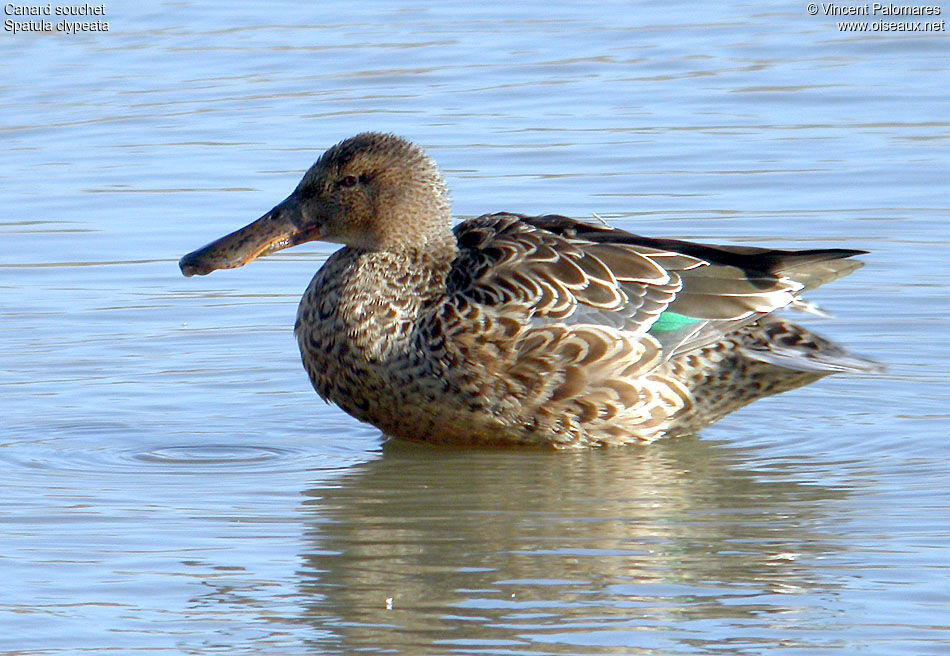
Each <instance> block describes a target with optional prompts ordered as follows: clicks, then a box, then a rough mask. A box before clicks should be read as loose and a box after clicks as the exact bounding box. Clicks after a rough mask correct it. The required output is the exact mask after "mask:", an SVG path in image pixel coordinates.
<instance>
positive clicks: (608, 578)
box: [301, 438, 844, 653]
mask: <svg viewBox="0 0 950 656" xmlns="http://www.w3.org/2000/svg"><path fill="white" fill-rule="evenodd" d="M743 457H744V454H743V452H742V451H741V450H737V449H732V448H724V447H721V446H716V445H714V444H711V443H709V442H707V441H700V440H698V439H695V438H685V439H682V440H673V441H666V442H661V443H658V444H655V445H653V446H651V447H649V448H630V449H626V450H623V451H622V452H621V451H587V452H580V453H569V454H565V453H544V452H535V451H522V452H504V453H498V452H489V451H481V452H470V451H462V450H459V451H455V450H447V449H437V448H429V447H422V446H415V445H405V444H398V443H397V444H390V445H388V447H387V449H386V451H385V454H384V457H383V458H381V459H379V460H375V461H373V462H369V463H365V464H362V465H359V466H356V467H354V468H353V469H352V470H351V471H349V472H348V473H347V474H346V475H344V476H342V477H341V478H340V479H337V480H335V481H333V483H332V485H326V486H320V487H318V488H316V489H313V490H310V491H309V492H308V493H307V496H308V497H309V499H308V501H307V502H306V508H307V514H308V516H309V518H310V529H309V532H308V536H309V544H308V545H307V550H306V552H305V553H304V554H303V559H304V561H305V563H306V567H305V569H304V571H303V572H302V575H301V589H302V592H303V595H304V598H306V599H308V600H309V601H308V602H307V608H308V610H307V619H308V620H309V621H310V622H312V624H313V625H314V627H316V628H319V629H320V630H321V631H326V630H327V629H331V630H332V632H333V634H334V635H333V637H332V638H329V639H328V642H327V644H326V645H324V646H329V645H337V646H340V645H342V648H341V650H342V651H343V652H346V653H355V652H356V651H358V650H368V652H369V653H382V652H385V651H387V650H391V649H396V650H397V651H402V650H420V649H421V645H423V644H426V643H427V642H428V641H431V644H432V645H433V647H432V649H434V651H432V652H431V653H439V648H441V649H447V648H448V647H449V646H451V647H452V649H453V650H454V651H457V652H459V653H467V651H469V650H471V651H478V650H479V649H480V648H482V647H486V646H492V645H493V646H496V647H504V648H505V649H510V650H515V651H519V652H520V651H531V650H532V647H531V644H532V643H548V644H547V646H546V647H544V649H545V650H549V651H550V650H554V651H556V652H557V653H561V651H562V650H563V651H564V652H565V653H566V652H570V651H571V649H572V647H577V646H578V645H580V644H583V645H585V646H586V648H587V649H588V650H590V649H593V650H594V651H596V650H597V648H603V649H604V650H605V651H608V652H609V651H614V650H615V648H616V647H617V646H618V645H623V646H624V647H625V648H631V647H642V648H644V649H648V648H652V647H658V648H662V647H663V645H664V644H669V645H672V644H674V643H673V642H669V643H664V640H665V641H670V640H671V638H670V635H669V634H666V635H665V637H658V635H657V634H656V633H655V631H656V630H657V629H661V628H664V629H667V630H668V629H669V628H670V627H672V626H675V627H676V631H675V633H676V634H678V639H677V642H682V641H687V642H690V641H694V643H693V642H691V644H695V646H696V647H697V649H702V648H713V647H718V648H724V647H727V646H729V645H739V644H750V641H751V642H752V643H754V642H755V640H756V639H757V638H756V635H757V633H756V632H757V631H761V624H762V623H765V624H767V625H769V627H770V631H771V632H774V631H780V632H784V631H787V637H786V640H787V644H788V646H789V647H790V648H791V647H808V646H812V647H813V646H816V645H821V644H827V642H826V641H828V640H833V636H828V635H825V636H816V635H814V634H813V633H812V631H813V630H814V629H815V628H816V627H817V626H819V625H820V623H821V622H822V621H823V620H827V619H828V618H829V617H832V616H833V615H834V613H835V610H836V609H835V604H834V602H833V600H832V599H833V597H834V594H835V588H836V582H835V577H834V575H832V574H830V573H828V572H825V571H823V570H822V568H821V563H820V560H821V559H822V558H823V557H825V556H826V555H828V554H829V553H833V552H834V551H835V550H836V549H838V548H839V547H838V545H837V542H838V537H839V536H837V535H836V533H835V530H834V526H833V523H832V522H830V521H829V520H828V518H827V517H826V516H825V515H824V512H825V510H826V507H827V503H826V502H828V501H830V500H836V499H841V498H843V497H844V493H843V492H841V491H840V490H831V489H826V488H823V487H821V486H815V485H802V484H799V483H796V482H794V481H787V482H785V481H783V480H782V478H783V477H782V476H781V475H780V474H779V475H776V473H775V472H771V473H770V475H768V476H761V475H758V474H756V473H753V472H750V471H744V470H743V469H742V465H741V463H742V460H743ZM737 465H738V466H737ZM819 597H820V598H821V599H822V601H821V603H819V602H818V601H817V598H819ZM753 620H754V621H755V624H756V625H758V626H759V628H758V629H756V628H753V627H752V624H751V623H752V622H753ZM439 645H441V647H439ZM490 651H491V649H489V652H490Z"/></svg>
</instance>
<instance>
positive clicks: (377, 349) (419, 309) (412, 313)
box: [297, 233, 457, 360]
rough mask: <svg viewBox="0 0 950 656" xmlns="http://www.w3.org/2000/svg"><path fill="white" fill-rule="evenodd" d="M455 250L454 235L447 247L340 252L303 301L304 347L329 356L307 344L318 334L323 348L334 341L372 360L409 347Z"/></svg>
mask: <svg viewBox="0 0 950 656" xmlns="http://www.w3.org/2000/svg"><path fill="white" fill-rule="evenodd" d="M450 235H451V233H450ZM456 253H457V247H456V245H455V241H454V238H453V240H452V242H451V244H449V245H447V246H445V247H443V248H433V246H432V245H429V246H427V247H426V248H425V249H399V250H387V251H366V250H361V249H355V248H350V247H346V248H343V249H341V250H339V251H337V252H336V253H334V254H333V255H332V256H331V257H330V258H329V259H328V260H327V262H326V264H325V265H324V266H323V268H321V269H320V271H318V272H317V275H316V276H314V278H313V281H312V282H311V283H310V287H309V288H308V289H307V292H306V294H304V297H303V299H302V300H301V303H300V309H299V311H298V315H297V333H298V338H299V339H300V347H301V350H304V351H307V350H309V351H314V352H313V353H312V356H313V358H314V359H322V357H325V356H321V355H320V354H319V353H316V352H315V351H316V350H318V349H317V348H316V347H315V346H314V345H308V340H307V336H308V335H319V336H320V339H319V340H318V341H320V342H321V343H323V346H324V347H326V346H327V345H328V344H330V343H332V344H333V345H334V349H335V348H336V347H342V348H343V349H344V350H347V351H349V350H353V351H356V352H359V353H361V354H362V355H361V357H364V358H367V359H369V360H379V359H385V358H387V357H390V356H391V355H392V353H393V352H394V351H398V350H399V349H404V348H408V346H407V342H408V340H410V339H411V338H412V333H413V329H414V328H415V326H416V324H417V322H418V321H419V318H420V316H421V315H422V313H423V312H424V311H426V309H427V308H429V307H431V304H432V303H433V302H436V301H437V300H438V299H439V298H441V297H442V296H444V294H445V289H446V276H447V275H448V272H449V269H450V268H451V265H452V261H453V259H454V258H455V255H456Z"/></svg>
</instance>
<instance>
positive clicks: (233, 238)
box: [179, 132, 879, 449]
mask: <svg viewBox="0 0 950 656" xmlns="http://www.w3.org/2000/svg"><path fill="white" fill-rule="evenodd" d="M314 240H321V241H325V242H330V243H333V244H340V245H342V248H340V249H339V250H337V251H336V252H334V253H333V254H332V255H331V256H330V257H329V258H328V259H327V260H326V262H325V263H324V264H323V266H322V267H321V268H320V269H319V270H318V271H317V273H316V275H315V276H314V277H313V279H312V281H311V282H310V285H309V287H308V288H307V290H306V292H305V293H304V295H303V297H302V299H301V301H300V305H299V308H298V312H297V319H296V324H295V327H294V333H295V335H296V339H297V342H298V345H299V347H300V354H301V359H302V361H303V366H304V369H305V370H306V372H307V374H308V376H309V378H310V381H311V383H312V385H313V387H314V389H315V390H316V392H317V394H319V395H320V397H322V398H323V399H324V400H325V401H326V402H328V403H333V404H335V405H337V406H339V407H340V408H341V409H342V410H344V411H345V412H346V413H348V414H349V415H351V416H353V417H354V418H356V419H357V420H359V421H362V422H367V423H369V424H372V425H373V426H375V427H377V428H378V429H379V430H381V431H382V433H383V434H384V435H385V436H387V437H388V438H397V439H398V438H401V439H407V440H418V441H425V442H435V443H449V444H467V445H484V446H506V445H508V446H510V445H527V446H544V447H553V448H560V449H563V448H577V447H601V446H615V445H624V444H643V443H649V442H652V441H654V440H656V439H659V438H661V437H672V436H676V435H681V434H692V433H696V432H698V431H700V430H701V429H703V428H704V427H706V426H708V425H710V424H712V423H713V422H715V421H718V420H719V419H721V418H722V417H724V416H726V415H728V414H730V413H732V412H734V411H735V410H738V409H739V408H741V407H744V406H746V405H747V404H749V403H751V402H753V401H755V400H757V399H761V398H764V397H767V396H771V395H774V394H778V393H782V392H786V391H789V390H792V389H795V388H798V387H801V386H803V385H808V384H810V383H813V382H815V381H816V380H818V379H820V378H823V377H825V376H827V375H829V374H834V373H839V372H851V373H861V372H870V371H875V370H878V369H879V365H878V364H877V363H875V362H874V361H872V360H868V359H865V358H862V357H858V356H855V355H852V354H850V353H849V352H848V351H847V350H845V349H844V348H843V347H841V346H839V345H837V344H835V343H834V342H832V341H830V340H828V339H826V338H823V337H821V336H819V335H816V334H815V333H813V332H811V331H810V330H808V329H806V328H804V327H801V326H799V325H797V324H795V323H792V322H791V321H789V320H788V319H787V318H785V317H784V316H780V315H779V311H781V310H785V309H796V308H798V309H802V308H807V307H808V303H807V301H803V300H802V298H801V297H802V294H803V293H804V292H805V291H807V290H810V289H814V288H816V287H818V286H819V285H822V284H825V283H827V282H830V281H833V280H836V279H838V278H840V277H842V276H844V275H847V274H849V273H851V272H852V271H854V270H855V269H857V268H858V267H860V266H862V263H861V262H860V261H858V260H854V259H852V258H853V257H854V256H856V255H861V254H865V253H866V252H867V251H861V250H851V249H839V248H823V249H808V250H778V249H769V248H758V247H751V246H732V245H712V244H703V243H693V242H688V241H681V240H677V239H668V238H650V237H642V236H639V235H636V234H633V233H630V232H627V231H624V230H621V229H618V228H613V227H610V226H608V225H606V224H600V223H594V222H588V221H581V220H577V219H573V218H569V217H566V216H560V215H555V214H549V215H542V216H527V215H523V214H517V213H510V212H497V213H492V214H485V215H482V216H478V217H477V218H470V219H467V220H464V221H461V222H459V223H458V224H457V225H454V227H453V218H452V208H451V202H450V199H449V192H448V188H447V186H446V182H445V179H444V177H443V175H442V173H441V172H440V170H439V168H438V166H437V165H436V164H435V162H434V161H433V160H432V159H431V158H430V157H429V156H428V155H427V154H426V153H425V151H424V150H423V149H422V148H420V147H419V146H417V145H415V144H414V143H412V142H411V141H409V140H407V139H405V138H402V137H399V136H396V135H393V134H386V133H377V132H365V133H361V134H358V135H356V136H354V137H351V138H348V139H345V140H343V141H341V142H340V143H338V144H336V145H334V146H333V147H331V148H330V149H328V150H327V151H326V152H325V153H323V155H322V156H320V158H319V159H318V160H317V161H316V163H315V164H313V166H312V167H310V169H309V170H307V172H306V173H305V174H304V176H303V178H302V179H301V180H300V182H299V184H298V185H297V187H296V188H295V189H294V190H293V192H292V193H291V194H290V195H289V196H288V197H287V198H286V199H284V200H283V201H282V202H280V203H279V204H277V205H276V206H275V207H274V208H273V209H271V210H270V211H269V212H267V213H266V214H264V215H263V216H262V217H261V218H259V219H257V220H256V221H254V222H252V223H250V224H249V225H247V226H245V227H244V228H241V229H239V230H237V231H235V232H233V233H231V234H228V235H226V236H224V237H221V238H220V239H217V240H216V241H213V242H211V243H209V244H208V245H206V246H204V247H202V248H200V249H198V250H195V251H193V252H191V253H188V254H187V255H185V256H184V257H183V258H181V260H180V262H179V265H180V268H181V271H182V273H183V274H184V275H185V276H193V275H206V274H208V273H210V272H212V271H215V270H217V269H229V268H235V267H240V266H243V265H245V264H247V263H249V262H251V261H252V260H255V259H257V258H259V257H262V256H265V255H268V254H270V253H273V252H276V251H279V250H282V249H285V248H290V247H292V246H296V245H298V244H302V243H305V242H310V241H314Z"/></svg>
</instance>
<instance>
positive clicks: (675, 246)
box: [448, 214, 863, 358]
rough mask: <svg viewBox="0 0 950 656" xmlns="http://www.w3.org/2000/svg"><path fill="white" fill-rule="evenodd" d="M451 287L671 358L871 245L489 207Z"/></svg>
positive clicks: (829, 274) (825, 275)
mask: <svg viewBox="0 0 950 656" xmlns="http://www.w3.org/2000/svg"><path fill="white" fill-rule="evenodd" d="M455 234H456V238H457V240H458V245H459V256H458V258H457V259H456V261H455V263H454V265H453V267H452V270H451V272H450V274H449V279H448V287H449V293H450V295H452V296H453V297H454V298H457V299H459V300H462V301H463V302H468V303H475V304H484V305H491V306H500V305H505V304H512V305H515V306H521V307H523V308H525V309H526V311H527V314H528V317H529V319H530V321H531V322H532V323H533V324H537V325H544V324H552V323H562V324H567V325H579V324H584V325H595V326H605V327H611V328H614V329H618V330H621V331H623V332H627V333H632V334H644V333H649V334H650V335H652V336H653V337H655V338H656V339H657V341H658V342H659V343H660V346H661V347H662V350H663V356H664V357H666V358H669V357H671V356H673V355H676V354H680V353H684V352H686V351H689V350H692V349H694V348H699V347H700V346H703V345H705V344H708V343H710V342H712V341H715V340H717V339H719V338H721V337H722V336H723V335H724V334H726V333H728V332H730V331H732V330H735V329H736V328H737V327H739V326H741V325H745V324H748V323H751V322H753V321H755V320H756V319H757V318H758V317H760V316H762V315H764V314H768V313H770V312H773V311H775V310H777V309H779V308H783V307H785V306H788V305H790V304H791V303H792V302H793V301H794V300H795V299H796V298H797V297H798V296H799V295H800V294H801V292H802V291H803V290H805V289H806V288H810V287H815V286H818V285H820V284H823V283H825V282H828V281H830V280H833V279H835V278H838V277H841V276H842V275H846V274H847V273H849V272H850V271H853V270H854V269H855V268H857V267H858V266H860V263H857V262H843V261H842V258H846V257H849V256H851V255H856V254H858V253H861V252H863V251H854V250H843V249H822V250H806V251H782V250H772V249H763V248H751V247H740V246H713V245H708V244H695V243H691V242H684V241H678V240H672V239H651V238H647V237H640V236H638V235H634V234H631V233H628V232H625V231H623V230H619V229H615V228H609V227H606V226H598V225H592V224H587V223H582V222H580V221H576V220H573V219H569V218H567V217H562V216H555V215H547V216H539V217H527V216H522V215H517V214H491V215H485V216H482V217H478V218H477V219H471V220H469V221H466V222H464V223H462V224H460V225H459V226H457V227H456V229H455Z"/></svg>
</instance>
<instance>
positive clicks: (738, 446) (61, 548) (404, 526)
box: [0, 2, 950, 656]
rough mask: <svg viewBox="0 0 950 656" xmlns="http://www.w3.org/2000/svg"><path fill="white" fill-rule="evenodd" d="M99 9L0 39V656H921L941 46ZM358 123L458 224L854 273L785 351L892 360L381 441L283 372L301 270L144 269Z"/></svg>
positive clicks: (937, 256)
mask: <svg viewBox="0 0 950 656" xmlns="http://www.w3.org/2000/svg"><path fill="white" fill-rule="evenodd" d="M944 10H950V7H947V8H944ZM106 12H107V16H106V20H108V21H109V24H110V28H109V31H108V32H105V33H99V34H90V35H85V36H84V35H77V36H67V35H55V34H18V35H16V36H13V35H11V34H9V33H4V34H3V38H2V39H0V54H2V56H3V61H4V63H5V66H4V67H3V70H2V73H0V93H2V98H3V102H2V103H0V134H2V138H3V143H4V157H3V164H2V166H0V208H2V209H0V235H2V236H0V289H2V298H3V303H2V305H0V353H2V354H3V355H2V356H0V385H2V396H0V447H2V448H0V463H2V467H3V471H4V472H5V475H4V476H3V481H2V482H0V502H2V507H3V513H2V517H0V554H2V555H0V571H2V572H3V581H4V584H3V586H2V588H0V652H2V653H11V654H12V653H18V654H25V653H28V654H57V655H59V654H73V653H134V652H145V653H159V654H173V653H187V654H212V653H228V654H241V653H245V654H266V653H274V654H278V653H279V654H291V653H292V654H304V653H354V652H356V651H358V650H359V651H362V652H364V653H384V652H385V653H419V654H476V653H478V654H606V653H625V654H702V653H738V654H763V653H768V654H796V656H798V655H800V654H812V653H814V654H819V653H821V654H825V653H849V654H850V653H865V654H881V655H885V654H886V655H888V656H891V655H895V654H938V653H946V652H947V651H948V650H950V633H948V624H950V623H948V618H950V613H948V611H950V594H948V592H947V586H946V580H947V577H948V574H950V572H948V570H950V558H948V556H947V554H948V553H950V551H948V548H950V539H948V537H947V536H948V535H950V519H948V518H950V512H948V510H950V478H948V476H947V466H946V462H947V461H948V456H950V449H948V439H947V438H948V430H947V428H948V418H950V415H948V411H947V408H948V407H950V388H948V384H947V383H948V378H947V373H946V371H947V364H946V363H947V356H948V354H950V342H948V334H950V330H948V325H947V324H948V322H947V316H948V310H950V302H948V298H950V295H948V293H947V287H948V285H947V283H948V270H947V256H946V253H947V248H948V241H950V240H948V235H947V228H946V225H947V223H946V221H947V219H948V218H950V208H948V204H947V179H948V174H950V166H948V163H950V157H948V155H947V152H948V150H947V144H948V136H950V121H948V119H947V117H948V115H950V112H948V99H950V92H948V89H950V84H948V82H950V76H948V74H947V64H948V59H950V57H948V53H950V50H948V44H950V42H948V41H947V35H946V33H935V34H932V35H921V34H871V33H867V34H844V33H841V32H839V31H838V30H837V29H836V27H835V24H834V20H833V19H831V18H826V17H823V16H820V15H819V16H810V15H808V14H807V12H806V11H805V8H804V5H802V6H801V7H799V6H797V5H789V4H788V3H766V4H762V3H754V4H752V3H749V4H746V3H733V4H728V5H723V6H716V7H713V6H712V5H708V4H707V5H703V4H691V3H672V4H671V3H661V4H647V3H645V4H631V3H620V2H606V3H597V4H596V5H592V6H589V7H588V6H575V5H574V4H571V3H564V4H560V3H550V2H546V3H517V4H516V3H497V4H491V3H490V4H472V3H457V4H456V3H440V5H439V6H438V7H432V8H427V7H425V6H424V5H422V4H419V5H411V4H401V3H397V2H379V3H362V4H361V3H355V4H354V3H344V4H341V5H339V6H318V5H314V6H313V7H310V6H306V7H305V6H301V5H298V4H292V3H286V4H285V3H268V4H265V5H260V4H258V3H240V2H232V3H227V4H226V5H225V4H222V3H217V4H214V3H207V4H197V3H188V2H182V3H167V4H162V5H154V6H148V5H138V4H132V3H124V2H112V3H108V4H107V5H106ZM367 129H376V130H388V131H393V132H396V133H398V134H402V135H405V136H407V137H410V138H412V139H413V140H415V141H417V142H419V143H420V144H423V145H424V146H426V147H427V149H428V150H429V152H430V153H431V154H432V155H433V156H434V157H435V158H436V160H437V161H438V162H439V163H440V164H441V165H442V167H443V169H444V171H445V173H446V177H447V179H448V181H449V184H450V186H451V188H452V190H453V197H454V203H455V211H456V213H457V214H458V215H459V216H472V215H477V214H480V213H483V212H487V211H495V210H502V209H505V210H512V211H522V212H529V213H531V212H560V213H564V214H568V215H572V216H577V217H585V216H590V215H591V214H592V213H595V212H596V213H597V214H599V215H600V216H603V217H605V218H607V219H608V220H610V221H611V222H612V223H614V224H616V225H618V226H621V227H625V228H628V229H631V230H635V231H637V232H640V233H643V234H648V235H655V236H676V237H681V238H687V239H697V240H710V241H722V242H732V243H763V244H774V245H781V246H787V247H796V246H799V247H817V246H837V247H854V248H866V249H868V250H871V251H872V253H871V254H870V255H868V256H866V257H865V258H864V259H865V260H866V261H867V262H868V265H867V266H866V267H865V268H864V269H862V270H860V271H858V272H857V273H855V274H853V275H852V276H850V277H849V278H846V279H843V280H841V281H838V282H837V283H835V284H834V285H831V286H829V287H828V288H823V289H822V290H819V293H817V294H815V295H814V297H813V300H816V301H818V302H819V303H821V304H822V305H823V306H824V307H826V308H827V309H829V310H831V311H833V312H834V313H835V314H836V315H837V317H836V320H835V321H834V322H826V323H824V324H817V325H816V329H817V330H819V331H821V332H823V333H826V334H828V335H830V336H832V337H834V338H835V339H837V340H839V341H841V342H843V343H845V344H848V345H849V346H850V347H851V348H852V349H854V350H855V351H856V352H858V353H863V354H867V355H872V356H874V357H876V358H878V359H881V360H884V361H886V362H887V363H888V365H889V372H888V373H887V374H885V375H882V376H877V377H850V378H849V377H838V378H832V379H826V380H824V381H821V382H819V383H818V384H816V385H813V386H811V387H808V388H805V389H802V390H798V391H795V392H792V393H789V394H786V395H783V396H780V397H775V398H772V399H768V400H766V401H763V402H759V403H757V404H755V405H753V406H751V407H749V408H747V409H745V410H743V411H742V412H739V413H737V414H735V415H733V416H731V417H729V418H727V419H726V420H724V421H722V422H720V423H719V424H717V425H715V426H713V427H711V428H710V429H708V430H706V431H704V432H703V434H702V435H701V436H699V437H697V438H688V439H683V440H675V441H668V442H663V443H659V444H655V445H653V446H651V447H649V448H630V449H624V450H615V451H607V452H601V451H592V452H582V453H568V454H564V453H547V452H533V451H530V452H523V451H516V452H511V451H471V450H458V449H445V448H429V447H424V446H407V445H401V444H387V445H383V444H382V442H381V439H380V436H379V435H378V433H377V432H376V431H375V430H373V429H372V428H369V427H366V426H363V425H360V424H358V423H356V422H355V421H353V420H351V419H350V418H348V417H347V416H345V415H344V414H342V413H341V412H339V411H338V410H336V409H335V408H333V407H329V406H325V405H323V404H322V403H321V402H320V401H319V399H317V397H316V396H315V395H314V394H313V392H312V391H311V390H310V388H309V385H308V382H307V380H306V377H305V375H304V374H303V371H302V369H301V367H300V365H299V360H298V356H297V353H296V345H295V343H294V340H293V336H292V332H291V331H292V326H293V321H294V315H295V311H296V303H297V299H298V298H299V296H300V294H301V293H302V291H303V289H304V288H305V286H306V284H307V282H308V281H309V279H310V277H311V275H312V274H313V272H314V270H315V269H316V268H318V267H319V266H320V264H321V262H322V261H323V259H324V258H325V257H326V256H327V255H328V254H329V253H330V252H332V250H333V248H332V247H331V246H329V245H325V244H315V245H308V246H305V247H301V248H299V249H295V250H292V251H286V252H283V253H280V254H278V255H276V256H274V257H271V258H268V259H266V260H263V261H260V262H257V263H255V264H253V265H252V266H250V267H248V268H247V269H241V270H237V271H223V272H217V273H215V274H213V275H211V276H209V277H207V278H200V279H196V278H192V279H185V278H183V277H181V276H180V274H179V272H178V270H177V266H176V261H177V258H178V257H180V256H181V255H182V254H184V253H185V252H187V251H190V250H192V249H193V248H195V247H197V246H200V245H202V244H203V243H205V242H207V241H209V240H211V239H213V238H215V237H218V236H220V235H222V234H224V233H225V232H228V231H230V230H232V229H234V228H236V227H239V226H241V225H243V224H245V223H246V222H248V221H250V220H251V219H254V218H256V217H257V216H259V215H260V214H262V213H263V212H264V211H266V210H267V209H269V208H270V207H271V206H272V205H273V204H274V203H276V202H277V201H279V200H280V199H282V198H283V197H284V196H285V195H286V194H287V193H289V191H290V190H291V189H292V188H293V185H295V184H296V182H297V179H298V176H299V174H300V173H301V171H302V170H304V169H305V168H306V167H307V166H309V164H310V163H311V162H312V161H313V160H314V159H315V157H316V156H317V155H318V154H319V152H320V151H321V150H322V149H323V148H325V147H327V146H329V145H331V144H332V143H334V142H336V141H338V140H340V139H342V138H344V137H346V136H350V135H352V134H355V133H356V132H359V131H362V130H367Z"/></svg>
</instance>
